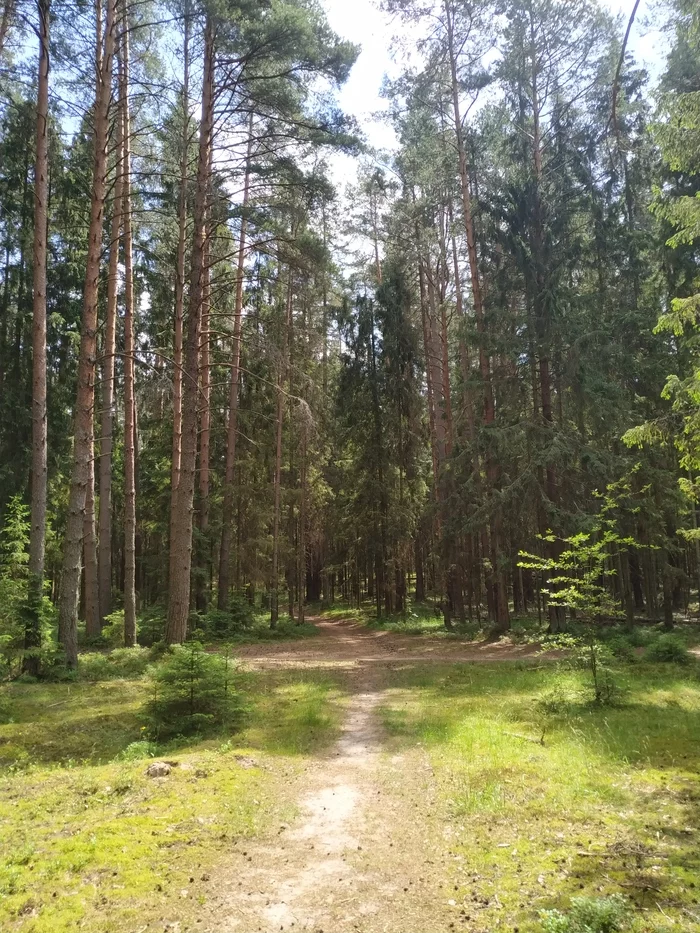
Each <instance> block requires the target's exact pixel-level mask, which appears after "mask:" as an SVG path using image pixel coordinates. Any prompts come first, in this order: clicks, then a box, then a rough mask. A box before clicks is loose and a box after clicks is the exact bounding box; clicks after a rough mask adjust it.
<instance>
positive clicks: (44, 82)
mask: <svg viewBox="0 0 700 933" xmlns="http://www.w3.org/2000/svg"><path fill="white" fill-rule="evenodd" d="M9 8H10V3H9V2H7V3H6V4H5V9H4V14H3V24H2V25H3V29H5V31H6V23H5V18H6V17H7V16H8V15H9V14H8V9H9ZM37 12H38V14H39V66H38V86H37V103H36V163H35V168H34V256H33V259H34V296H33V306H32V488H31V519H30V521H31V525H30V529H31V530H30V536H29V567H28V570H29V578H28V583H27V619H26V625H25V632H24V650H25V655H24V658H23V662H22V668H23V670H24V671H25V672H26V673H27V674H32V675H34V676H36V675H37V674H38V673H39V667H40V659H39V654H38V652H39V649H40V648H41V602H42V597H43V593H44V563H45V554H46V485H47V484H46V479H47V423H46V239H47V227H48V192H49V127H48V120H49V35H50V20H51V10H50V0H38V3H37ZM3 38H4V36H3ZM0 50H1V46H0ZM6 276H7V272H6Z"/></svg>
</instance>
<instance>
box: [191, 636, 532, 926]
mask: <svg viewBox="0 0 700 933" xmlns="http://www.w3.org/2000/svg"><path fill="white" fill-rule="evenodd" d="M317 624H318V625H319V628H320V630H321V633H322V634H321V637H320V638H316V639H312V640H309V641H308V642H297V643H292V644H287V645H280V644H274V645H264V646H260V645H255V646H249V647H247V648H246V649H244V650H243V651H242V655H243V658H244V661H245V663H246V664H247V665H249V666H250V667H254V668H280V667H295V668H298V667H309V668H318V667H324V666H325V667H335V668H342V669H346V670H347V674H348V677H349V680H350V682H351V697H350V699H349V701H348V703H347V706H346V712H345V720H344V723H343V727H342V733H341V736H340V738H339V740H338V742H337V743H336V745H335V747H334V749H333V750H332V752H331V753H330V755H328V756H327V757H324V758H321V759H316V760H314V761H313V762H312V763H311V765H310V766H309V768H308V769H307V770H306V772H305V773H304V775H303V781H302V782H301V783H300V786H299V788H298V792H297V799H298V809H299V815H298V817H297V818H296V820H295V821H294V822H293V823H292V825H291V826H286V825H284V826H280V827H279V828H278V831H277V833H276V834H274V835H273V838H272V839H270V838H267V839H263V840H262V841H257V842H250V843H246V844H245V845H244V846H242V848H241V851H239V852H238V853H237V854H236V855H235V856H233V861H232V863H231V864H229V865H228V867H227V868H226V869H225V870H224V871H223V872H222V875H221V876H220V877H219V878H217V879H216V884H215V885H214V886H213V887H214V888H215V889H216V891H217V894H216V895H215V896H214V897H213V898H212V899H211V900H210V901H209V902H208V904H207V906H206V908H204V911H205V913H204V915H203V916H202V917H201V919H200V924H201V925H199V924H198V929H201V930H205V931H206V933H229V931H231V933H233V931H235V933H257V931H262V933H273V931H281V930H287V931H292V930H306V931H314V933H320V931H324V933H346V931H348V933H349V931H362V933H385V931H386V933H433V931H435V930H439V929H449V921H450V920H451V919H454V913H453V909H452V907H451V906H450V901H449V898H448V894H447V892H443V891H442V890H441V888H442V885H440V884H439V878H440V875H441V874H442V873H441V872H440V871H439V870H436V866H439V865H440V864H441V863H446V862H447V860H448V859H449V853H448V851H447V850H448V848H449V846H448V840H446V839H444V838H442V836H441V834H440V832H439V830H437V827H436V826H435V825H433V822H432V818H431V807H432V802H433V799H434V794H435V788H434V787H433V784H432V771H431V768H430V766H429V764H428V761H427V757H426V756H425V754H424V752H423V751H422V750H420V749H415V750H413V751H411V752H410V753H406V754H402V755H400V756H394V757H389V756H387V755H383V754H382V750H383V748H382V746H383V735H382V727H381V723H380V721H379V718H378V716H377V707H378V705H379V704H380V702H381V699H382V694H383V692H384V689H385V682H386V672H387V670H388V669H389V668H395V667H397V666H399V667H400V666H403V665H404V664H407V665H411V664H413V663H425V662H429V661H433V660H434V661H448V660H449V661H459V660H495V659H498V658H504V659H505V658H517V657H522V656H527V655H528V654H530V653H531V652H532V650H533V649H532V648H529V647H523V648H520V647H509V646H499V645H481V644H478V645H476V644H461V643H450V644H445V643H442V642H441V641H440V640H436V639H429V638H422V637H419V636H416V637H407V636H397V635H392V634H388V633H384V632H369V631H368V630H367V629H364V628H362V627H361V626H359V625H356V624H354V623H351V622H347V621H341V622H328V621H323V620H319V621H318V622H317ZM452 903H454V902H452Z"/></svg>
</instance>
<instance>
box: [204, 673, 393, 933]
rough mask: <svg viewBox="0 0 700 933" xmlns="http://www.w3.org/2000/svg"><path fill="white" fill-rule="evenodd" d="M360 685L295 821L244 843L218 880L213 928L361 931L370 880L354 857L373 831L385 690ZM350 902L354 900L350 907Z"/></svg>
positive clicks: (211, 909) (312, 774) (247, 932)
mask: <svg viewBox="0 0 700 933" xmlns="http://www.w3.org/2000/svg"><path fill="white" fill-rule="evenodd" d="M356 686H358V688H359V690H358V692H357V693H355V694H354V695H353V696H352V697H351V699H350V700H349V702H348V704H347V710H346V717H345V721H344V724H343V729H342V734H341V736H340V738H339V740H338V742H337V743H336V745H335V748H334V749H333V751H332V753H331V755H330V757H329V758H326V759H322V760H321V761H319V762H316V763H315V765H314V766H313V767H312V768H311V769H309V770H308V771H307V773H306V775H305V784H306V787H305V788H304V789H303V790H302V791H301V797H300V800H299V810H300V815H299V817H298V818H297V820H296V821H295V822H294V823H293V824H292V826H291V827H287V826H281V827H280V829H279V832H278V834H277V837H276V839H275V841H274V843H271V842H270V841H269V840H268V841H267V842H263V843H255V844H254V843H249V844H247V847H246V848H245V851H244V852H242V853H240V855H242V858H243V862H242V864H240V860H239V859H237V861H239V869H238V870H236V869H235V868H233V866H232V869H233V870H232V871H230V872H228V873H226V874H225V875H224V877H223V878H221V879H220V882H219V885H218V887H219V895H218V896H217V897H216V898H215V899H214V900H213V901H212V902H210V903H209V905H208V913H211V914H213V915H214V917H215V921H214V922H213V923H212V924H211V926H210V927H206V928H205V929H207V930H211V933H214V931H217V933H225V931H237V933H254V931H259V930H262V931H264V933H271V931H279V930H307V931H308V930H313V931H319V930H325V931H327V933H328V931H333V933H339V931H340V930H345V929H348V930H356V929H359V928H358V927H357V926H356V925H354V924H353V925H350V926H348V925H347V923H348V922H349V921H350V915H351V914H352V915H353V916H354V915H355V914H356V913H359V914H360V915H361V914H362V913H363V912H366V910H367V909H368V908H367V903H366V902H365V901H364V899H362V898H359V897H358V898H356V897H355V895H354V893H353V892H355V894H356V893H357V891H358V887H357V886H358V883H359V882H361V881H363V880H365V879H363V878H362V876H361V874H360V871H359V870H358V866H357V865H356V864H354V862H355V861H358V860H359V861H361V860H362V856H361V854H362V852H363V847H364V848H368V847H369V846H370V845H371V841H372V838H373V837H374V835H375V832H376V827H372V828H370V825H369V824H370V822H372V819H373V815H372V814H370V813H369V812H368V811H369V806H368V805H369V803H370V801H371V799H372V797H373V796H374V795H376V786H375V778H376V773H377V768H378V760H379V754H380V747H381V730H380V728H379V725H378V723H377V720H376V716H375V710H376V706H377V704H378V702H379V700H380V696H381V693H380V691H378V690H375V689H373V686H374V685H373V683H371V682H369V681H368V682H365V684H364V685H356ZM357 856H359V859H357V858H356V857H357ZM239 857H240V856H239ZM348 900H350V901H357V902H356V903H355V904H354V906H352V907H351V906H350V905H349V904H348V903H347V902H348ZM341 924H342V925H341Z"/></svg>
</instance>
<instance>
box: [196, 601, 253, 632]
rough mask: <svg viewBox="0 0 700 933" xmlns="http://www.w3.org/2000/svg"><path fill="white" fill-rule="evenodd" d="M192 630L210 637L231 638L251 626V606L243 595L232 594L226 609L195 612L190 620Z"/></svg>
mask: <svg viewBox="0 0 700 933" xmlns="http://www.w3.org/2000/svg"><path fill="white" fill-rule="evenodd" d="M191 622H192V630H193V631H198V632H201V633H202V634H203V635H206V636H208V637H210V638H231V637H233V636H235V635H240V634H241V633H243V632H245V631H247V630H248V629H250V628H252V627H253V624H254V622H255V616H254V615H253V608H252V606H251V605H250V603H249V602H248V600H247V599H246V598H245V597H244V596H232V597H231V598H230V600H229V605H228V609H210V610H209V611H208V612H206V613H204V614H195V616H194V618H193V619H192V620H191Z"/></svg>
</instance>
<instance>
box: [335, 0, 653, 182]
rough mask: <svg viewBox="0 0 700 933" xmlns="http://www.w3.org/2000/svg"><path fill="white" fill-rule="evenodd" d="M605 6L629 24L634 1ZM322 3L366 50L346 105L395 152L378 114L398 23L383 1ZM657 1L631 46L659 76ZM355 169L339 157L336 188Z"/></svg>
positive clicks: (646, 3)
mask: <svg viewBox="0 0 700 933" xmlns="http://www.w3.org/2000/svg"><path fill="white" fill-rule="evenodd" d="M601 2H602V3H603V5H604V6H606V7H608V9H610V10H611V11H612V12H613V13H615V14H621V15H622V16H623V18H624V21H625V26H626V23H627V20H628V18H629V15H630V13H631V11H632V7H633V6H634V0H601ZM322 3H323V5H324V7H325V8H326V13H327V16H328V20H329V22H330V25H331V27H332V28H333V30H334V31H335V32H337V33H338V34H339V35H340V36H342V37H343V38H344V39H349V40H350V41H351V42H355V43H357V44H358V45H360V46H361V47H362V52H361V53H360V57H359V58H358V60H357V62H356V63H355V65H354V67H353V70H352V73H351V75H350V78H349V79H348V81H347V83H346V84H345V86H344V87H343V89H342V91H341V93H340V104H341V107H342V108H343V110H344V111H345V112H346V113H348V114H351V115H353V116H354V117H355V118H356V119H357V120H358V122H359V123H360V125H361V126H362V128H363V130H364V131H365V133H366V135H367V138H368V140H369V143H370V145H372V146H373V147H375V148H377V149H391V148H393V146H394V144H395V138H394V134H393V131H392V130H391V129H390V128H389V127H388V126H385V125H382V124H381V123H380V122H379V121H377V120H376V119H373V116H374V115H375V114H376V113H377V112H378V111H381V110H382V109H384V108H385V107H386V102H385V101H383V100H382V98H381V96H380V90H381V86H382V80H383V78H384V75H385V74H386V73H388V74H389V75H390V76H392V75H395V74H396V70H397V69H396V66H395V65H394V64H393V62H392V58H391V51H390V46H391V40H392V37H393V36H394V34H395V33H396V32H397V28H398V27H397V24H396V23H395V22H394V23H392V22H391V20H390V17H389V16H388V15H387V14H385V13H382V12H381V11H380V9H379V0H322ZM653 3H654V0H642V2H641V4H640V7H639V11H638V13H637V18H636V21H635V24H634V26H633V31H632V34H631V37H630V42H629V45H628V48H629V50H630V51H631V52H633V53H634V54H635V56H636V58H637V60H638V62H639V63H640V64H642V65H645V66H646V67H647V68H649V70H650V72H651V74H652V76H655V75H658V74H659V72H660V70H661V67H662V64H663V59H664V42H663V37H662V36H661V34H660V32H659V29H658V28H656V23H655V22H654V14H653V12H652V4H653ZM657 19H658V13H657ZM355 169H356V163H355V162H354V161H353V160H352V159H350V158H344V157H336V158H335V159H334V160H333V166H332V174H333V176H334V180H335V182H336V184H343V182H347V181H351V180H352V177H353V175H354V172H355Z"/></svg>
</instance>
